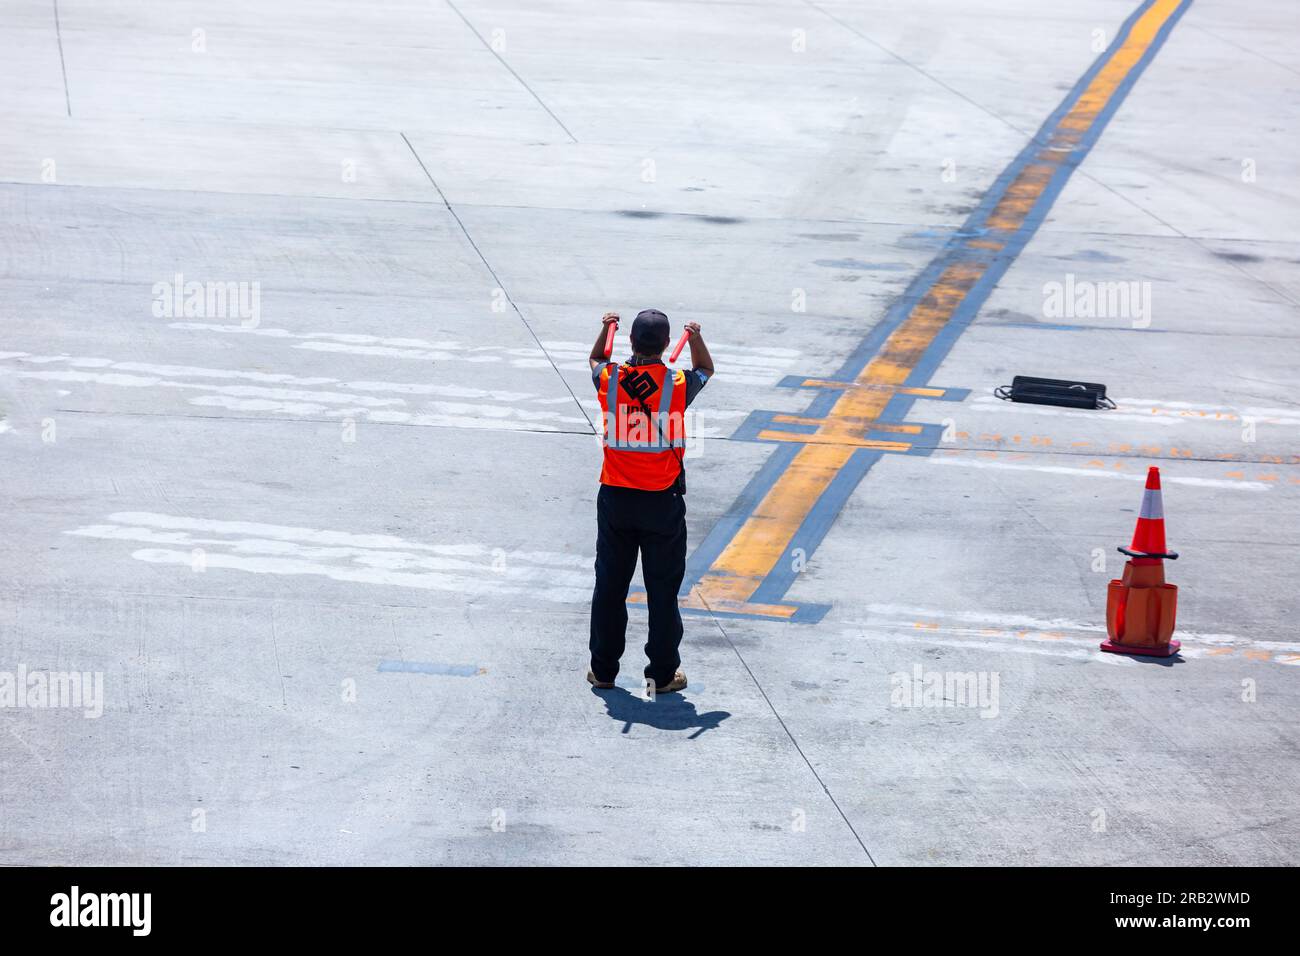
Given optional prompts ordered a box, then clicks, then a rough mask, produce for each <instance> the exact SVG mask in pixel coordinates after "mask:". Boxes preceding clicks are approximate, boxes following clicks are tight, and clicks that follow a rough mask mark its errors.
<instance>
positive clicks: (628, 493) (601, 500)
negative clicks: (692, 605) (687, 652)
mask: <svg viewBox="0 0 1300 956" xmlns="http://www.w3.org/2000/svg"><path fill="white" fill-rule="evenodd" d="M638 554H639V555H640V557H641V578H642V580H643V581H644V583H645V590H646V606H647V609H648V610H649V615H650V622H649V625H650V626H649V636H648V638H647V640H646V645H645V654H646V657H647V658H648V659H649V663H648V664H647V665H646V669H645V676H646V677H648V678H649V679H651V680H653V681H654V682H655V686H657V687H662V686H663V685H664V684H667V683H668V682H669V681H671V680H672V679H673V674H674V673H676V671H677V668H678V666H679V665H680V664H681V662H682V659H681V656H680V655H679V654H678V648H679V646H680V645H681V643H682V615H681V611H680V610H678V607H677V591H678V589H680V588H681V586H682V578H684V577H685V576H686V499H685V498H683V497H682V496H681V495H680V494H677V493H676V492H675V491H673V490H672V489H668V490H666V491H639V490H637V489H635V488H618V487H614V486H612V485H601V486H600V492H599V494H597V495H596V588H595V591H594V592H593V593H592V595H591V644H590V647H591V670H592V673H593V674H595V675H596V679H597V680H600V681H612V680H613V679H614V678H615V676H617V674H618V662H619V658H620V657H622V656H623V647H624V644H625V641H626V635H627V591H628V587H629V586H630V585H631V583H632V575H633V573H634V572H635V571H636V561H637V555H638Z"/></svg>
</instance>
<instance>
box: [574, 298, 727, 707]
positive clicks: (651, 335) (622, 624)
mask: <svg viewBox="0 0 1300 956" xmlns="http://www.w3.org/2000/svg"><path fill="white" fill-rule="evenodd" d="M616 322H618V314H617V313H614V312H607V313H606V314H605V316H604V317H603V318H602V319H601V330H600V336H599V338H597V339H596V344H595V345H594V346H593V347H592V350H591V356H590V361H591V378H592V381H593V382H594V383H595V386H596V393H597V395H598V396H599V399H600V410H601V419H602V435H603V442H602V448H603V452H604V461H603V463H602V467H601V471H600V491H599V493H598V494H597V495H596V587H595V590H594V592H593V593H592V597H591V641H590V649H591V669H590V670H589V671H588V672H587V681H588V682H589V683H590V684H591V685H592V686H593V687H597V688H601V689H607V688H611V687H613V686H614V678H615V677H616V676H618V665H619V658H620V657H622V655H623V646H624V642H625V635H626V631H627V591H628V586H629V585H630V584H631V583H632V574H633V572H634V571H635V570H636V560H637V554H638V552H639V553H640V555H641V576H642V578H643V580H644V581H645V590H646V608H647V610H648V611H649V617H650V621H649V638H648V640H647V642H646V645H645V653H646V658H647V659H648V663H647V665H646V668H645V677H646V681H647V684H650V683H651V682H653V686H654V688H655V692H656V693H660V694H664V693H671V692H673V691H679V690H681V689H682V688H684V687H685V686H686V675H685V674H684V673H682V671H680V670H679V669H678V667H679V665H680V664H681V656H680V655H679V653H678V647H679V646H680V644H681V642H682V615H681V612H680V611H679V610H678V608H677V591H678V589H679V588H680V587H681V585H682V578H683V577H684V576H685V574H686V502H685V500H684V499H683V497H682V496H683V495H684V494H685V493H686V470H685V467H684V464H683V461H682V459H683V456H684V454H685V449H686V421H685V413H686V407H687V406H688V405H690V404H691V402H692V401H693V400H694V399H695V396H696V395H698V394H699V391H700V389H702V388H703V387H704V385H705V383H706V382H707V381H708V380H709V379H710V378H711V377H712V375H713V359H712V358H711V357H710V356H709V350H708V347H707V346H706V345H705V344H704V339H703V337H702V336H701V335H700V326H699V323H698V322H688V323H686V331H687V333H688V335H689V341H690V346H691V369H690V371H688V372H684V371H678V370H676V369H670V368H668V367H667V366H666V365H664V363H663V358H662V357H663V352H664V349H666V348H667V347H668V341H669V338H670V334H669V326H668V317H667V316H666V315H664V314H663V313H662V312H660V311H659V310H658V309H646V310H645V311H643V312H641V313H640V314H638V315H637V317H636V319H635V320H634V321H633V322H632V335H631V338H632V357H631V358H630V359H628V361H626V362H623V363H617V362H610V361H608V360H607V359H606V358H605V339H606V334H607V331H608V328H609V325H610V324H611V323H616Z"/></svg>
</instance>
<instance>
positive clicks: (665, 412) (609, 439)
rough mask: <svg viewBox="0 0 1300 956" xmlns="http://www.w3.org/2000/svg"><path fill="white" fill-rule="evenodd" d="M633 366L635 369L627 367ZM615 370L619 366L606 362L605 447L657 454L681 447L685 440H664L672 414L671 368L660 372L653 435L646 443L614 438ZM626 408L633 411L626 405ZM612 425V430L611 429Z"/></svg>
mask: <svg viewBox="0 0 1300 956" xmlns="http://www.w3.org/2000/svg"><path fill="white" fill-rule="evenodd" d="M629 367H633V368H634V367H635V366H629ZM618 371H619V367H618V366H617V365H615V364H614V363H613V362H611V363H609V371H608V373H607V374H608V375H609V381H608V383H607V384H606V386H605V447H607V448H612V449H614V450H615V451H631V452H647V453H650V454H658V453H660V452H664V451H668V450H669V449H670V448H685V447H686V440H685V439H684V438H681V437H678V438H674V439H672V440H671V441H667V440H666V439H667V436H668V431H669V428H668V423H669V420H670V416H671V415H672V408H673V389H674V388H675V387H676V384H677V373H676V372H675V371H674V370H672V369H667V370H666V371H665V372H664V384H663V390H662V392H661V394H660V396H659V402H658V407H657V409H656V411H655V415H654V424H655V426H656V428H655V435H654V437H653V438H652V439H650V441H649V442H639V441H629V440H620V439H619V437H618ZM629 407H630V408H636V406H634V405H630V406H629ZM611 426H612V427H611Z"/></svg>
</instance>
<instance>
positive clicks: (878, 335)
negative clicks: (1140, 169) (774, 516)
mask: <svg viewBox="0 0 1300 956" xmlns="http://www.w3.org/2000/svg"><path fill="white" fill-rule="evenodd" d="M1154 2H1155V0H1146V2H1144V3H1142V4H1141V5H1140V6H1139V7H1138V8H1137V9H1136V10H1134V11H1133V13H1132V14H1130V16H1129V17H1128V19H1127V20H1125V21H1124V23H1123V25H1122V26H1121V27H1120V30H1119V31H1118V33H1117V34H1116V36H1115V38H1114V40H1113V41H1112V43H1111V44H1110V45H1109V46H1108V47H1107V49H1106V51H1105V52H1103V53H1102V54H1101V55H1100V56H1099V57H1098V58H1097V59H1096V60H1095V61H1094V62H1093V64H1092V65H1091V66H1090V67H1089V68H1088V70H1087V71H1086V72H1085V73H1084V74H1083V76H1082V77H1080V78H1079V80H1078V81H1077V82H1076V83H1075V84H1074V86H1073V87H1072V88H1071V89H1070V91H1069V93H1067V94H1066V96H1065V98H1064V99H1063V100H1062V101H1061V103H1060V104H1059V105H1058V106H1057V108H1056V109H1055V110H1054V111H1053V112H1052V114H1051V115H1050V116H1049V117H1048V118H1047V120H1046V121H1044V123H1043V124H1042V125H1041V126H1040V127H1039V129H1038V131H1037V133H1035V135H1034V136H1033V137H1032V138H1031V139H1030V140H1029V142H1028V143H1026V144H1025V146H1024V147H1023V148H1022V149H1021V151H1020V152H1019V153H1018V154H1017V155H1016V157H1015V158H1014V159H1013V160H1012V161H1011V162H1010V163H1009V164H1008V165H1007V167H1006V168H1005V169H1004V170H1003V171H1002V173H1001V174H1000V175H999V176H998V177H997V179H996V180H995V181H994V182H993V184H992V186H990V187H989V189H988V190H987V191H986V192H985V194H984V196H983V197H982V198H981V201H980V203H979V204H978V205H977V206H976V208H975V209H974V210H973V211H972V212H971V213H970V215H969V216H968V217H967V219H966V221H965V223H964V224H963V225H962V226H961V227H960V228H959V229H958V230H956V231H955V232H952V233H950V234H948V238H947V240H946V241H945V243H944V244H943V246H942V248H941V249H940V251H939V253H938V255H936V257H935V258H934V259H933V260H932V261H931V262H930V263H929V264H928V265H927V266H926V267H925V268H924V269H922V270H921V272H920V273H919V274H918V275H917V276H916V277H915V278H914V279H913V280H912V281H911V282H910V283H909V284H908V287H907V289H906V290H905V291H904V292H903V294H902V295H901V296H899V298H898V299H897V300H895V301H894V303H892V305H891V306H890V308H889V309H888V311H887V312H886V314H885V316H884V318H882V320H881V321H880V322H879V323H877V324H876V326H875V327H873V328H872V329H871V330H870V331H869V332H868V333H867V334H866V336H865V337H864V338H863V340H862V341H861V342H860V343H859V345H858V346H857V347H856V348H855V349H854V350H853V352H852V353H851V354H850V355H849V357H848V358H847V359H846V360H845V362H844V364H843V365H842V366H841V367H840V368H839V370H838V371H837V372H836V373H835V374H834V375H833V376H830V377H829V378H830V380H834V381H843V382H851V381H854V380H855V379H856V378H857V377H858V375H859V374H860V373H861V372H862V370H863V369H864V368H865V367H866V365H867V363H868V362H870V361H871V359H872V358H873V357H874V356H875V355H876V354H877V353H878V352H879V350H880V347H881V345H882V344H883V343H884V342H885V340H886V339H887V338H888V337H889V336H890V335H891V334H892V333H893V332H894V331H895V330H896V329H897V328H898V327H899V326H900V325H901V324H902V323H903V322H904V321H906V319H907V317H908V315H909V314H910V313H911V311H912V309H913V308H914V307H915V306H916V304H917V303H918V302H920V301H921V300H922V299H923V298H924V297H925V296H926V295H927V294H928V293H929V292H930V290H931V288H932V287H933V286H934V284H935V282H936V280H937V279H938V278H939V277H940V276H941V275H942V274H943V273H944V272H945V271H946V270H947V269H948V268H950V267H951V266H952V265H954V264H956V263H958V262H983V263H985V264H986V268H985V271H984V272H983V274H982V275H981V276H980V278H979V280H978V281H977V282H976V283H975V284H974V285H973V286H972V287H971V288H970V289H969V290H968V291H967V293H966V295H965V296H964V297H963V299H962V301H961V303H960V304H959V306H958V307H957V308H956V309H955V310H954V311H953V314H952V315H951V316H950V317H949V320H948V322H947V323H946V324H945V326H944V328H943V329H942V330H940V331H939V333H938V334H937V335H936V336H935V338H934V339H933V340H932V341H931V343H930V345H929V347H928V348H927V349H926V351H925V353H924V354H923V355H922V356H921V358H920V360H919V361H918V362H917V364H916V366H915V367H914V368H913V370H912V372H911V373H910V374H909V376H908V378H907V381H906V383H905V384H907V385H909V386H924V385H926V384H928V382H929V380H930V377H931V376H932V375H933V374H934V373H935V371H936V370H937V369H938V367H939V365H940V364H941V363H942V361H943V360H944V359H945V358H946V357H947V355H948V353H949V352H950V351H951V349H952V347H953V345H954V344H955V343H956V341H957V339H958V338H959V337H960V335H961V334H962V332H964V331H965V330H966V328H967V327H968V326H969V325H970V323H971V322H972V321H974V319H975V317H976V315H977V314H978V313H979V310H980V309H981V308H982V307H983V305H984V303H985V302H986V301H987V300H988V297H989V294H990V293H991V292H992V291H993V289H994V288H995V287H996V286H997V284H998V282H999V281H1000V280H1001V279H1002V277H1003V276H1004V275H1005V274H1006V271H1007V270H1008V269H1009V268H1010V267H1011V264H1012V263H1013V262H1014V261H1015V260H1016V258H1017V257H1018V256H1019V255H1020V253H1021V252H1022V251H1023V250H1024V248H1025V246H1026V245H1027V244H1028V243H1029V241H1030V239H1031V238H1032V237H1033V236H1034V234H1035V233H1036V232H1037V231H1038V227H1039V226H1040V225H1041V224H1042V222H1043V221H1044V219H1045V218H1046V217H1047V213H1048V212H1049V211H1050V209H1051V207H1052V205H1053V204H1054V203H1055V201H1056V199H1057V197H1058V196H1059V195H1060V193H1061V190H1062V189H1063V188H1064V187H1065V184H1066V182H1068V180H1069V178H1070V176H1071V175H1072V174H1073V172H1074V170H1075V169H1076V168H1078V166H1079V164H1080V163H1081V162H1082V161H1083V159H1084V158H1085V157H1086V156H1087V154H1088V153H1089V151H1090V150H1091V149H1092V147H1093V145H1094V144H1095V143H1096V142H1097V140H1098V138H1099V137H1100V136H1101V134H1102V132H1103V131H1104V129H1105V127H1106V126H1107V124H1108V123H1109V121H1110V119H1111V117H1113V116H1114V114H1115V111H1116V110H1118V109H1119V106H1120V104H1121V103H1123V101H1124V99H1125V98H1126V97H1127V95H1128V93H1129V91H1130V90H1131V89H1132V87H1133V85H1134V84H1135V83H1136V82H1137V80H1138V78H1139V77H1140V76H1141V75H1142V73H1143V72H1144V71H1145V69H1146V67H1147V66H1148V65H1149V63H1150V62H1151V60H1152V59H1153V58H1154V57H1155V55H1156V53H1157V52H1158V51H1159V50H1160V48H1161V47H1162V46H1163V44H1164V42H1165V40H1166V38H1167V37H1168V35H1169V33H1170V31H1171V30H1172V29H1173V27H1174V25H1175V24H1176V23H1177V22H1178V20H1180V19H1181V17H1182V15H1183V14H1184V13H1185V12H1186V10H1187V8H1188V7H1189V6H1191V2H1192V0H1184V2H1183V3H1181V4H1180V5H1179V6H1178V8H1177V9H1176V10H1175V11H1174V12H1173V13H1172V14H1171V15H1170V16H1169V18H1168V19H1167V20H1166V21H1165V23H1164V24H1163V25H1162V26H1161V28H1160V30H1159V31H1158V32H1157V34H1156V36H1155V37H1154V38H1153V40H1152V42H1151V44H1150V45H1149V46H1148V48H1147V50H1146V51H1145V52H1144V54H1143V55H1142V57H1141V58H1140V59H1139V60H1138V61H1137V63H1135V64H1134V65H1133V67H1132V68H1131V69H1130V70H1129V72H1128V73H1127V75H1126V76H1125V78H1124V79H1123V81H1122V82H1121V83H1120V84H1119V85H1118V86H1117V87H1116V89H1115V91H1114V93H1113V94H1112V95H1111V97H1110V99H1109V101H1108V102H1107V104H1106V106H1105V107H1104V108H1103V109H1102V110H1101V111H1100V112H1099V113H1098V115H1097V116H1096V118H1095V119H1094V120H1093V122H1092V124H1091V126H1090V127H1089V129H1088V130H1087V131H1086V132H1085V134H1084V135H1083V136H1082V137H1081V138H1080V139H1079V141H1078V145H1077V146H1076V147H1075V148H1074V149H1073V150H1071V152H1070V153H1069V154H1068V155H1067V156H1065V157H1063V159H1062V161H1061V162H1060V164H1059V166H1058V168H1057V169H1056V170H1055V172H1054V173H1053V175H1052V178H1051V179H1050V180H1049V182H1048V184H1047V185H1046V186H1045V187H1044V189H1043V191H1042V192H1041V193H1040V195H1039V196H1038V198H1037V200H1036V201H1035V203H1034V205H1033V206H1032V207H1031V209H1030V210H1029V212H1028V214H1027V215H1026V217H1025V219H1024V220H1023V221H1022V222H1021V224H1020V227H1019V228H1018V229H1017V230H1016V231H1015V232H1014V233H1012V234H1011V235H1010V236H1009V237H1008V238H1007V241H1006V243H1005V245H1004V246H1003V248H1002V249H1001V250H998V251H996V252H994V251H992V250H988V251H983V250H973V249H970V248H968V247H967V246H966V245H965V242H966V240H967V239H969V238H971V237H974V236H980V235H984V234H986V233H987V232H989V231H990V230H989V228H988V227H987V225H986V222H987V219H988V218H989V216H990V215H991V214H992V212H993V210H994V209H995V208H996V206H997V204H998V203H999V202H1000V201H1001V200H1002V199H1003V197H1004V195H1005V193H1006V190H1007V187H1008V186H1009V185H1010V184H1011V183H1012V182H1013V181H1014V180H1015V179H1016V177H1018V176H1019V175H1020V174H1021V172H1023V170H1024V168H1025V167H1026V166H1027V165H1029V163H1030V162H1032V161H1033V160H1034V158H1035V157H1036V155H1037V154H1038V153H1039V152H1040V151H1042V150H1043V149H1044V148H1045V147H1046V146H1047V145H1048V144H1049V143H1050V141H1051V138H1052V133H1053V132H1054V131H1055V130H1056V129H1057V128H1058V127H1059V125H1060V123H1061V120H1062V119H1063V118H1064V117H1065V116H1066V115H1067V114H1068V113H1069V112H1070V110H1072V109H1073V108H1074V106H1075V105H1076V103H1077V102H1078V100H1079V98H1080V97H1081V95H1082V94H1083V92H1084V91H1085V90H1086V89H1087V88H1088V86H1089V84H1090V83H1091V82H1092V81H1093V79H1095V77H1096V75H1097V73H1098V72H1100V71H1101V70H1102V69H1103V68H1104V67H1105V65H1106V64H1107V63H1108V62H1109V61H1110V59H1111V57H1112V55H1113V53H1114V51H1116V50H1118V49H1120V48H1121V47H1122V46H1123V44H1124V42H1125V41H1126V40H1127V39H1128V36H1129V34H1130V33H1131V32H1132V28H1133V25H1134V24H1135V23H1136V22H1137V21H1138V19H1139V18H1140V17H1141V16H1142V15H1143V14H1144V13H1146V11H1147V10H1148V9H1149V8H1150V7H1151V6H1152V5H1153V3H1154ZM808 378H826V377H825V376H803V377H798V376H787V377H786V378H784V379H783V380H782V381H781V383H780V384H781V385H783V386H787V387H790V386H794V387H797V386H799V385H801V384H802V382H803V381H805V380H806V379H808ZM818 392H819V394H817V395H816V396H814V397H813V398H812V400H811V401H810V403H809V406H808V409H807V410H806V411H805V412H804V413H803V416H802V417H807V418H823V417H825V416H826V415H827V414H829V412H830V410H831V409H832V407H833V406H834V405H835V402H836V401H837V400H838V398H839V394H840V392H839V390H838V389H820V390H818ZM964 397H965V395H963V398H964ZM916 398H917V396H912V395H895V396H893V397H892V398H891V400H890V401H889V402H888V403H887V405H886V407H885V409H884V410H883V411H882V413H881V415H880V418H879V421H880V422H881V423H882V424H901V423H903V422H904V420H905V417H906V415H907V414H908V413H909V412H910V410H911V408H912V404H913V402H914V401H915V400H916ZM767 417H768V418H770V413H767ZM763 420H764V414H762V413H756V414H752V415H750V416H749V418H747V419H746V421H745V422H744V423H742V425H741V427H740V428H739V429H738V430H737V432H736V433H735V435H733V436H732V437H733V438H736V439H742V440H750V441H753V440H757V433H758V431H759V430H760V428H759V426H758V423H759V422H761V421H763ZM781 427H782V428H785V429H788V428H789V426H781ZM882 434H883V433H882ZM800 447H801V446H799V445H798V444H795V443H781V444H779V447H777V449H776V450H775V451H773V453H772V454H771V456H770V457H769V458H768V460H767V462H766V463H765V464H764V465H763V467H762V468H761V469H760V470H759V472H758V474H756V475H755V476H754V478H753V479H751V481H750V482H749V484H748V485H746V487H745V490H744V491H743V492H742V493H741V495H740V497H739V498H737V499H736V501H735V502H734V503H733V504H732V506H731V507H730V508H729V509H728V511H727V512H726V514H725V515H723V517H722V518H721V519H720V520H719V521H718V523H717V524H716V525H715V526H714V528H713V529H712V530H711V531H710V532H709V534H708V536H707V537H706V538H705V540H704V542H703V543H702V544H701V545H700V546H699V548H697V549H696V551H695V553H694V554H693V555H692V556H691V559H690V560H689V561H688V563H687V573H686V578H685V580H684V581H683V584H682V591H681V593H682V594H683V595H685V594H687V593H688V592H689V590H690V588H691V587H693V586H694V585H695V584H696V583H697V582H698V581H699V579H700V577H701V576H702V575H704V574H705V573H707V571H708V570H709V568H710V567H711V566H712V564H713V562H714V561H715V560H717V558H718V556H719V555H720V554H721V553H722V551H723V550H724V549H725V548H726V546H727V544H728V542H730V541H731V539H732V538H733V537H734V536H735V534H736V532H737V531H738V530H739V529H740V527H741V526H742V525H743V524H744V523H745V521H746V520H747V519H748V518H749V516H750V515H751V514H752V513H753V511H754V508H755V507H756V506H757V504H758V502H759V501H761V500H762V499H763V497H764V496H765V495H766V494H767V493H768V491H769V490H771V488H772V486H773V484H775V482H776V480H777V479H778V478H779V477H780V475H781V474H782V473H783V472H784V470H785V468H786V467H787V466H788V465H789V463H790V462H791V461H792V460H793V458H794V456H795V455H796V454H797V452H798V450H799V448H800ZM881 456H882V453H881V452H880V451H878V450H870V449H864V450H861V451H859V452H856V453H854V454H853V456H852V457H851V458H850V460H849V462H848V464H846V466H845V467H844V468H843V469H842V470H841V472H840V474H839V475H837V476H836V478H835V479H834V480H832V482H831V484H830V486H828V488H827V490H826V491H825V492H824V493H823V494H822V495H821V497H820V498H818V500H817V501H816V502H815V503H814V504H813V506H812V508H811V510H810V513H809V515H808V517H807V518H806V519H805V521H804V523H803V524H802V525H801V526H800V528H799V529H798V531H797V532H796V533H795V536H794V538H793V540H792V542H791V550H792V551H793V549H795V548H801V549H803V551H804V553H805V555H806V556H808V557H811V555H812V554H813V553H814V552H815V550H816V549H817V547H818V546H819V545H820V544H821V542H822V540H824V538H825V536H826V533H827V531H828V530H829V528H830V526H831V524H832V523H833V522H834V520H835V518H836V516H837V515H838V514H839V512H840V510H841V509H842V508H843V506H844V504H845V503H846V502H847V501H848V499H849V496H850V495H851V494H852V492H853V490H854V489H855V488H856V486H857V485H858V483H859V482H861V480H862V478H863V477H865V475H866V473H867V472H868V471H870V469H871V467H872V466H873V465H874V464H875V463H876V462H877V461H878V460H879V459H880V458H881ZM787 557H788V558H790V559H791V560H789V561H780V562H778V564H777V567H776V568H774V569H773V570H772V572H771V573H770V574H769V575H768V576H767V578H766V579H765V580H764V581H763V583H762V584H761V585H760V586H759V588H758V590H757V591H756V592H755V594H754V596H753V598H752V600H753V601H754V602H755V603H765V604H777V603H782V600H783V597H784V595H785V593H786V591H788V589H789V587H790V586H791V585H792V584H793V582H794V580H795V577H796V576H797V574H798V572H796V571H794V570H793V566H792V561H793V555H792V554H791V555H787ZM800 613H802V609H801V611H800V612H798V613H796V615H795V618H796V619H797V618H798V617H799V616H800ZM735 616H741V617H743V616H744V615H743V614H737V615H735Z"/></svg>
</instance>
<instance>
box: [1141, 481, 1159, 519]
mask: <svg viewBox="0 0 1300 956" xmlns="http://www.w3.org/2000/svg"><path fill="white" fill-rule="evenodd" d="M1138 517H1139V518H1150V519H1153V520H1157V521H1164V520H1165V503H1164V501H1163V500H1162V499H1161V498H1160V489H1159V488H1148V489H1147V490H1146V493H1145V494H1143V495H1142V512H1141V513H1140V514H1139V515H1138Z"/></svg>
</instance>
